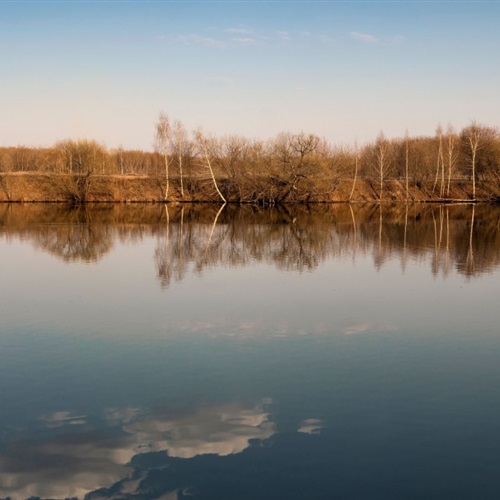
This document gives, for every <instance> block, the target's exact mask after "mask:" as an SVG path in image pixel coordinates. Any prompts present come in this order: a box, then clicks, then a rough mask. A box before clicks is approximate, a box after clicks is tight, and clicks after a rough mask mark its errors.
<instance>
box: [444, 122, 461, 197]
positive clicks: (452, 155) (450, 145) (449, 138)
mask: <svg viewBox="0 0 500 500" xmlns="http://www.w3.org/2000/svg"><path fill="white" fill-rule="evenodd" d="M446 148H447V151H446V152H447V155H446V156H447V157H448V185H447V187H446V196H448V197H449V196H450V185H451V176H452V174H453V171H454V170H455V164H456V162H457V158H458V148H457V134H456V132H455V130H454V129H453V127H452V126H451V125H448V130H447V131H446Z"/></svg>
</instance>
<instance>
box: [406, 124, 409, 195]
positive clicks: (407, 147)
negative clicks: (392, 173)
mask: <svg viewBox="0 0 500 500" xmlns="http://www.w3.org/2000/svg"><path fill="white" fill-rule="evenodd" d="M409 141H410V139H409V137H408V129H406V132H405V186H406V202H407V203H408V199H409V197H410V190H409V182H410V161H409V158H410V155H409V153H410V147H409Z"/></svg>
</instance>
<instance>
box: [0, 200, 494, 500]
mask: <svg viewBox="0 0 500 500" xmlns="http://www.w3.org/2000/svg"><path fill="white" fill-rule="evenodd" d="M499 229H500V208H499V207H491V206H482V205H481V206H479V205H478V206H472V205H459V206H437V205H432V206H407V207H405V206H404V205H399V206H397V207H389V206H383V207H379V206H352V207H349V206H347V205H339V206H320V207H316V208H315V209H308V208H307V207H292V208H288V210H285V209H282V210H273V211H271V210H257V209H255V208H251V207H245V208H242V209H236V208H235V207H230V206H227V207H224V208H223V209H221V207H220V206H194V207H189V206H186V207H184V208H182V207H168V209H166V208H165V207H162V206H160V205H151V206H146V205H140V206H139V205H138V206H105V205H101V206H97V207H95V208H87V209H83V208H80V209H70V208H67V207H63V206H58V205H56V206H54V205H51V206H44V205H31V206H22V205H19V206H8V205H3V206H2V205H0V256H1V264H0V297H1V300H0V498H2V499H4V498H8V497H10V498H11V499H13V500H18V499H26V498H30V497H35V498H43V499H65V498H78V499H83V498H86V499H108V498H112V499H129V498H134V499H163V500H167V499H168V500H174V499H184V498H189V499H193V500H194V499H216V500H221V499H222V500H224V499H228V500H229V499H230V500H238V499H337V498H338V499H402V498H404V499H413V498H414V499H423V498H425V499H454V500H456V499H490V498H491V499H498V498H499V495H500V493H499V492H500V472H499V471H500V328H499V324H500V302H499V297H500V231H499Z"/></svg>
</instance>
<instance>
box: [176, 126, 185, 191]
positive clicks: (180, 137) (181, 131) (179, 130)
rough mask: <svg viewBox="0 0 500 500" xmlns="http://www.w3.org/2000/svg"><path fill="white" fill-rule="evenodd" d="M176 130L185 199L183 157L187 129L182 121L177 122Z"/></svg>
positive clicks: (178, 159)
mask: <svg viewBox="0 0 500 500" xmlns="http://www.w3.org/2000/svg"><path fill="white" fill-rule="evenodd" d="M174 129H175V139H176V141H177V144H176V146H177V148H176V149H177V163H178V165H179V177H180V186H181V196H182V197H183V198H184V174H183V171H182V156H183V154H184V143H185V142H186V129H185V128H184V125H183V124H182V122H180V121H178V120H177V121H176V122H175V124H174Z"/></svg>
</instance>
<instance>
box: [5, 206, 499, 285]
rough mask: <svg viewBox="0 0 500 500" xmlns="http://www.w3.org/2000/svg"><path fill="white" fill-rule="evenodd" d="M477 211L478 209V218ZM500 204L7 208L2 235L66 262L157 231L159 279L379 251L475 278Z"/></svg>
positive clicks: (305, 264)
mask: <svg viewBox="0 0 500 500" xmlns="http://www.w3.org/2000/svg"><path fill="white" fill-rule="evenodd" d="M471 211H472V216H471ZM498 218H499V208H498V207H495V206H489V205H475V206H474V207H471V205H467V204H462V205H434V204H433V205H412V204H400V205H394V206H389V205H383V206H382V205H380V204H377V205H369V204H368V205H349V204H341V205H320V206H316V207H314V208H311V207H308V206H304V205H291V206H288V207H287V208H286V209H284V208H277V209H263V208H258V207H255V206H250V205H246V206H241V207H238V206H235V205H223V206H220V205H201V204H200V205H185V204H182V205H171V204H167V205H134V206H123V205H99V206H97V207H92V208H91V207H79V208H74V209H68V208H67V207H62V206H49V207H47V206H22V205H20V206H11V205H4V206H1V207H0V234H5V235H7V236H8V237H11V236H13V235H17V236H18V237H21V238H22V239H23V240H27V241H32V242H33V243H34V245H35V246H37V247H38V248H41V249H43V250H44V251H48V252H50V253H51V254H52V255H56V256H58V257H59V258H61V259H64V260H65V261H68V262H73V261H86V262H89V261H95V260H97V259H99V258H101V257H102V256H103V255H104V254H105V253H106V252H108V251H109V250H110V249H111V248H112V246H113V241H114V240H115V239H116V238H118V239H119V240H120V241H122V242H129V241H138V240H141V239H142V238H143V237H144V236H152V237H155V238H157V241H158V243H157V247H156V250H155V256H154V257H155V265H156V272H157V276H158V277H159V279H160V281H161V283H162V286H169V284H170V283H171V282H172V281H180V280H182V279H184V277H185V276H186V275H187V273H189V272H203V270H205V269H206V268H210V267H214V266H220V265H225V266H245V265H248V264H249V263H251V262H264V263H268V264H272V265H274V266H276V267H277V268H279V269H283V270H293V271H298V272H302V271H307V270H313V269H315V268H316V267H317V266H318V265H320V264H321V263H322V262H324V261H325V260H327V259H332V258H344V257H347V256H353V257H355V256H356V255H365V256H366V255H370V254H371V255H372V256H373V259H374V264H375V265H376V266H377V267H378V268H380V267H382V266H383V265H384V263H385V262H387V261H388V260H389V259H395V258H396V259H401V262H402V266H403V269H404V267H405V266H406V265H407V262H408V261H411V260H424V259H425V260H428V261H429V263H430V270H431V272H432V273H433V274H434V275H438V274H442V275H443V276H446V275H447V274H448V273H449V272H450V270H451V269H452V268H453V266H454V267H455V268H456V270H457V271H458V272H459V273H463V274H465V275H467V276H473V275H475V274H478V273H483V272H487V271H489V270H490V269H492V268H494V267H496V266H498V265H499V264H500V232H499V231H498Z"/></svg>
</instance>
